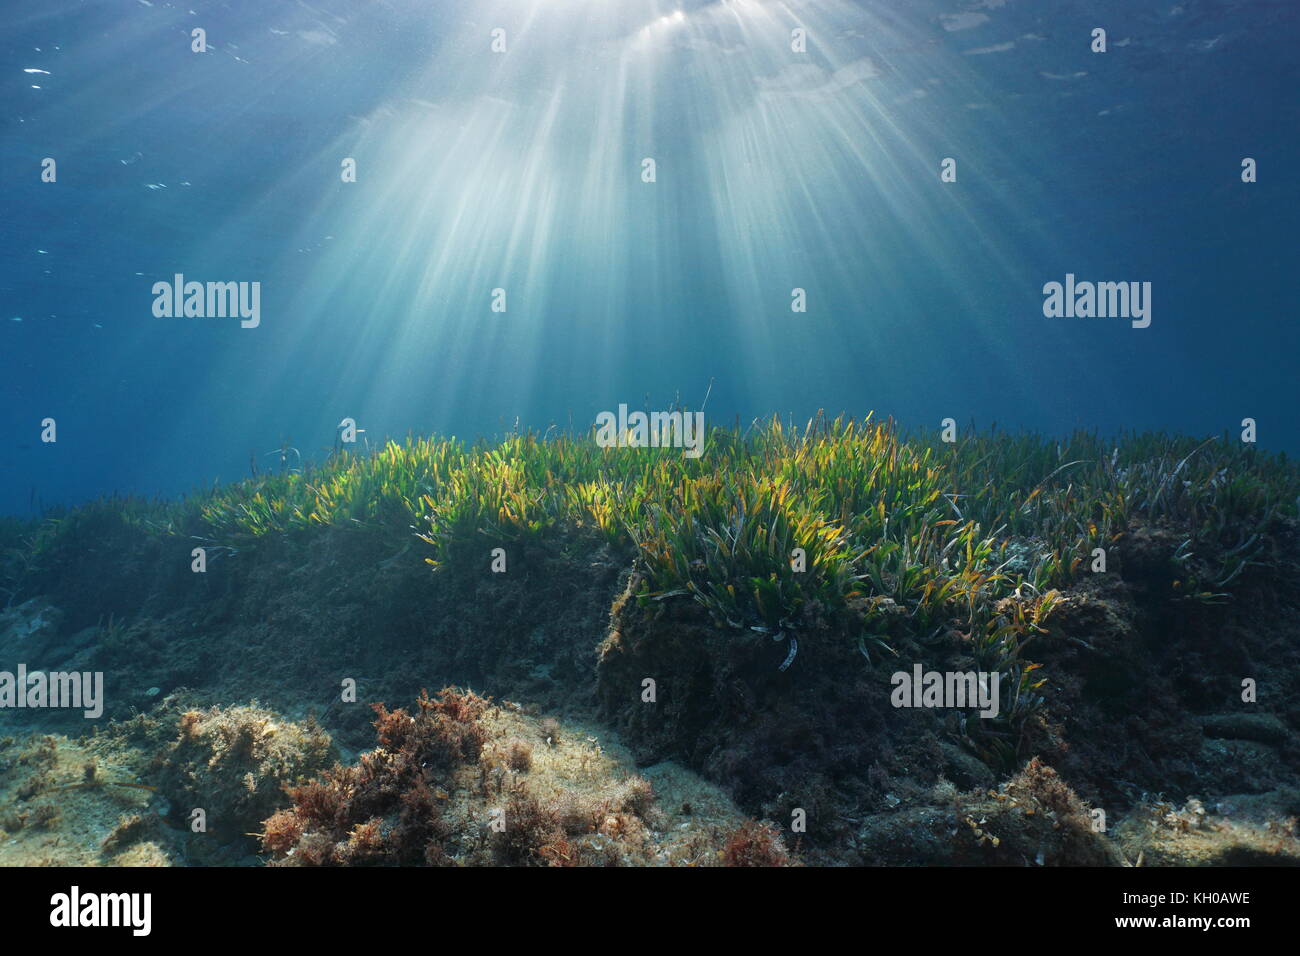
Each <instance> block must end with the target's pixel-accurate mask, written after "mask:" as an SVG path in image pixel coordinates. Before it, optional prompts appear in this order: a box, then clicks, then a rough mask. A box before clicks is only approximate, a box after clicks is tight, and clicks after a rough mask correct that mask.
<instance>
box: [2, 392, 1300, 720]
mask: <svg viewBox="0 0 1300 956" xmlns="http://www.w3.org/2000/svg"><path fill="white" fill-rule="evenodd" d="M1298 495H1300V471H1298V470H1297V469H1296V467H1295V465H1294V464H1293V463H1291V462H1290V461H1288V460H1287V458H1286V457H1285V456H1284V455H1269V454H1267V453H1263V452H1260V451H1258V450H1256V449H1255V448H1254V446H1252V445H1247V444H1243V443H1240V442H1233V441H1231V440H1229V439H1228V438H1227V437H1224V438H1222V439H1210V440H1194V439H1189V438H1185V437H1175V436H1169V435H1163V434H1140V435H1124V436H1120V437H1119V438H1118V439H1116V440H1113V441H1112V440H1106V439H1104V438H1102V437H1100V436H1098V435H1096V434H1090V433H1079V434H1075V435H1073V436H1071V437H1070V438H1069V439H1066V440H1061V441H1055V440H1050V439H1047V438H1043V437H1038V436H1034V435H1009V434H999V433H989V434H979V433H973V434H971V435H969V436H968V437H966V438H964V439H962V440H959V441H956V442H953V443H945V442H942V441H939V440H937V439H932V438H930V437H926V436H908V435H906V434H904V433H902V432H900V430H899V429H898V428H896V427H895V426H894V425H893V424H892V423H890V422H876V421H872V420H871V419H870V418H868V419H867V420H866V421H860V422H859V421H853V420H849V419H846V418H843V417H840V418H836V419H833V420H831V419H827V418H825V417H818V418H816V419H814V420H813V421H810V422H809V423H808V424H807V425H806V426H805V427H804V428H802V429H796V428H791V427H788V426H787V425H784V424H783V423H782V422H781V421H780V419H775V418H774V419H772V420H771V421H768V422H763V423H755V424H754V425H753V426H751V427H749V428H747V429H744V430H742V429H740V428H739V427H731V428H713V429H711V430H710V431H709V432H708V436H707V442H706V445H705V453H704V455H703V456H702V457H700V458H690V457H686V456H683V455H682V454H681V452H680V450H677V449H673V448H667V447H664V448H636V449H626V448H624V449H610V448H601V447H599V446H598V445H597V444H596V443H595V442H594V441H590V440H584V439H580V438H574V437H571V436H564V435H561V436H554V437H542V436H537V435H534V434H512V435H509V436H507V437H506V438H504V439H502V440H501V441H499V442H496V443H481V444H479V445H476V446H473V447H466V446H465V445H464V444H463V443H462V442H460V441H458V440H456V439H440V438H428V439H422V438H409V437H408V438H407V439H406V440H405V441H402V442H396V441H393V442H389V443H387V444H386V445H383V446H382V447H378V448H377V450H375V451H374V452H373V453H372V454H368V455H357V454H350V453H347V452H339V453H336V454H335V455H333V456H331V458H330V459H329V460H328V461H327V462H325V463H324V464H319V465H310V464H309V465H305V466H303V467H302V468H300V469H289V470H285V471H283V472H282V473H280V474H275V475H265V476H258V477H254V478H250V479H247V480H244V481H241V482H237V483H234V484H229V485H226V486H222V487H218V488H214V489H212V490H209V491H204V492H201V493H199V494H197V495H193V496H191V497H189V498H186V499H183V500H181V501H175V502H149V501H142V500H137V499H122V498H112V499H104V500H101V501H98V502H95V503H92V504H89V505H86V506H84V507H82V508H78V509H75V510H72V511H69V512H66V513H63V514H52V515H50V516H48V517H46V518H45V519H44V520H43V521H41V522H39V523H38V524H36V525H34V526H32V525H22V526H19V525H18V523H16V522H9V523H7V524H6V526H5V527H4V528H0V537H2V539H3V540H0V547H2V549H3V551H2V553H3V555H4V557H3V560H2V563H0V572H2V573H0V588H2V589H3V591H0V594H4V595H5V596H6V597H7V598H8V600H9V601H10V602H12V601H13V600H14V598H15V597H16V596H17V595H19V594H20V593H22V592H23V589H24V585H25V582H26V581H28V580H29V579H30V577H31V575H32V574H33V573H34V572H36V571H38V570H39V568H40V566H41V564H42V561H43V560H44V559H45V558H47V557H48V556H50V555H54V554H57V553H58V552H59V551H60V550H61V549H64V548H65V546H76V545H78V544H80V545H82V546H85V544H86V543H88V542H89V541H92V540H94V539H95V538H97V537H99V536H102V535H104V534H105V533H107V532H111V530H112V529H113V528H114V527H120V526H123V525H127V526H132V527H134V528H136V529H139V530H141V531H142V532H144V533H146V534H149V535H151V536H155V537H157V538H159V539H176V538H180V539H184V540H186V541H187V542H192V544H193V546H200V547H204V548H205V550H206V551H207V553H208V558H209V560H222V559H229V558H231V557H233V556H235V555H238V553H239V552H240V551H242V550H246V549H249V548H255V547H257V546H258V544H259V542H261V541H264V540H266V539H267V538H269V537H279V538H296V537H299V536H303V535H310V533H311V532H312V531H313V529H320V528H324V527H344V528H351V529H354V530H360V531H363V532H367V533H371V534H373V535H376V536H379V537H380V538H383V539H385V540H390V541H391V543H392V546H393V547H394V548H398V549H400V551H399V553H398V555H397V557H398V558H401V557H403V556H407V557H409V559H411V560H415V559H416V558H415V557H414V555H415V554H418V553H419V550H423V552H424V555H423V557H424V560H425V561H427V562H428V563H429V564H430V565H432V566H433V568H435V569H436V570H438V571H439V572H451V573H457V572H464V571H478V570H482V569H485V568H486V567H487V566H488V563H489V561H490V560H491V551H492V549H494V548H503V549H506V551H507V555H508V557H509V558H510V560H512V561H517V560H519V559H520V556H521V555H523V554H526V553H527V549H528V548H529V547H530V546H531V545H532V544H533V543H536V542H538V541H540V540H542V539H544V538H547V537H555V536H558V535H561V534H573V533H578V534H587V535H593V536H596V537H598V538H599V539H600V540H603V541H604V542H605V543H607V544H608V545H609V546H610V547H611V548H613V549H615V550H616V551H619V552H622V553H625V554H627V555H628V556H630V558H631V560H632V562H633V566H634V568H635V571H636V575H637V578H636V580H637V589H636V593H635V598H636V600H637V601H638V602H641V603H642V604H648V603H651V602H667V601H673V600H689V601H694V602H696V603H698V604H699V605H700V606H701V607H702V608H704V609H705V610H706V611H707V612H708V614H709V615H710V617H711V618H712V620H713V621H714V622H715V623H716V624H717V625H718V626H719V627H722V628H724V629H730V630H733V631H743V630H752V631H754V632H757V633H761V634H769V635H771V636H772V638H773V639H774V640H785V641H786V642H787V646H788V654H787V657H786V660H785V664H784V665H783V668H784V667H785V666H789V665H790V664H791V663H793V662H794V660H795V659H796V658H797V654H798V649H799V646H800V639H801V638H802V639H803V640H804V641H805V642H806V641H807V640H809V639H813V638H814V636H815V635H817V634H820V633H825V632H827V631H828V630H829V631H833V632H834V633H836V634H837V635H841V637H840V638H837V639H844V640H849V641H852V642H853V643H854V644H855V645H856V647H857V648H858V650H859V651H860V652H861V654H862V656H863V657H864V658H865V659H866V660H867V661H875V660H876V659H878V658H880V657H882V656H886V655H888V654H890V653H891V652H892V651H893V649H894V647H895V645H896V644H897V642H898V640H899V639H900V637H901V636H903V635H908V636H913V637H920V638H923V637H925V636H926V635H929V634H937V633H944V632H949V633H956V634H959V635H961V636H962V638H963V640H965V641H966V642H968V644H969V647H970V650H971V654H972V657H973V658H974V660H975V661H976V663H977V664H978V665H979V667H980V669H982V670H986V671H990V672H998V673H1001V674H1003V675H1004V676H1005V678H1006V679H1007V681H1006V683H1005V686H1008V687H1010V688H1011V689H1012V691H1011V706H1010V707H1009V708H1008V709H1009V711H1010V712H1011V714H1012V715H1013V716H1014V718H1015V719H1020V718H1023V717H1024V716H1026V715H1027V714H1028V713H1031V712H1032V711H1033V709H1034V708H1035V706H1036V704H1037V702H1038V700H1039V697H1038V695H1037V690H1038V688H1039V687H1040V686H1041V680H1042V678H1041V677H1040V676H1039V675H1037V674H1035V672H1034V665H1032V664H1029V663H1028V662H1026V661H1025V659H1024V657H1023V652H1024V649H1025V648H1026V646H1028V645H1029V644H1030V643H1031V642H1032V641H1034V640H1035V639H1036V638H1037V637H1038V636H1039V635H1041V634H1043V633H1045V632H1046V631H1047V629H1048V622H1049V619H1050V617H1051V615H1052V613H1053V609H1054V607H1055V606H1056V605H1057V603H1058V601H1059V600H1060V594H1059V590H1058V589H1061V588H1065V587H1068V586H1069V585H1070V584H1071V583H1072V582H1074V581H1076V580H1077V579H1079V578H1080V577H1083V576H1087V575H1089V574H1092V573H1095V572H1096V571H1098V570H1105V564H1106V560H1107V556H1106V552H1107V549H1109V548H1111V547H1112V546H1113V545H1115V544H1117V543H1118V542H1121V541H1122V540H1123V539H1124V538H1125V536H1126V535H1127V534H1129V533H1130V532H1131V531H1132V530H1133V528H1134V527H1135V526H1136V525H1139V524H1140V525H1142V526H1144V527H1148V528H1158V529H1161V530H1162V532H1165V533H1168V534H1170V535H1172V536H1174V537H1175V538H1176V539H1177V546H1176V547H1175V548H1174V550H1173V553H1172V554H1171V555H1170V556H1169V561H1170V563H1171V568H1172V569H1173V573H1172V574H1171V579H1172V583H1171V585H1170V593H1169V595H1168V597H1169V598H1170V599H1171V600H1175V601H1181V602H1191V603H1205V604H1210V603H1221V602H1224V601H1228V600H1230V599H1231V595H1232V592H1233V587H1234V584H1236V583H1238V582H1240V580H1241V578H1242V575H1243V574H1245V573H1246V572H1247V571H1248V570H1249V569H1251V568H1253V567H1259V566H1264V565H1268V564H1269V563H1270V562H1271V561H1272V560H1273V558H1274V551H1275V548H1276V545H1275V543H1274V538H1273V536H1272V535H1273V532H1275V531H1276V530H1277V528H1278V526H1279V522H1280V521H1282V520H1283V519H1284V518H1287V517H1294V516H1295V514H1296V501H1297V496H1298ZM417 539H418V542H417ZM412 544H417V548H414V549H413V548H412V547H411V545H412ZM511 552H513V553H511ZM805 646H806V645H805Z"/></svg>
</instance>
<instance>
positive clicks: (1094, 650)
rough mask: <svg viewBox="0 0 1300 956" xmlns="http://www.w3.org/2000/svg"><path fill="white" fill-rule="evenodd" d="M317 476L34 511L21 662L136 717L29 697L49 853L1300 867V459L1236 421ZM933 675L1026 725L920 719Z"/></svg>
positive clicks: (486, 451)
mask: <svg viewBox="0 0 1300 956" xmlns="http://www.w3.org/2000/svg"><path fill="white" fill-rule="evenodd" d="M281 464H282V467H281V468H280V469H278V470H275V471H274V472H273V473H266V474H252V475H250V477H248V478H246V479H244V480H242V481H239V482H235V483H230V484H224V485H219V486H216V487H213V488H210V489H205V490H202V491H199V492H196V493H194V494H191V495H189V496H187V497H185V498H182V499H179V500H174V501H165V500H154V501H146V500H139V499H130V498H105V499H101V500H98V501H95V502H93V503H89V504H86V505H84V506H82V507H78V508H74V509H71V510H58V511H51V512H49V513H47V514H46V515H44V516H43V517H42V518H40V519H39V520H34V521H23V520H18V519H6V520H5V521H4V523H3V525H0V541H2V543H3V551H2V557H0V599H2V600H3V601H4V602H5V603H4V612H3V616H2V617H0V629H2V630H0V634H2V635H3V636H2V637H0V641H2V642H3V644H4V650H5V652H6V654H7V656H8V658H15V657H16V658H17V659H20V660H26V661H27V662H28V668H29V669H30V670H38V669H43V670H46V671H49V672H56V671H99V672H102V673H103V674H104V688H105V692H104V717H103V719H102V720H100V721H85V720H83V719H81V717H80V714H75V713H74V714H68V713H66V712H58V711H50V710H41V711H37V710H31V711H24V710H18V709H7V710H5V711H4V712H3V713H0V718H3V721H4V723H3V725H0V732H2V733H3V734H5V735H6V736H4V737H3V738H0V760H4V761H5V763H6V766H9V767H13V768H22V771H21V773H19V774H18V776H17V777H14V778H13V783H12V785H11V786H10V788H9V789H8V790H5V791H3V792H0V827H3V828H4V829H5V830H6V832H8V833H10V834H16V835H17V837H20V838H21V839H18V840H17V844H16V845H17V846H18V847H19V848H20V849H21V850H22V852H23V853H26V854H27V855H28V857H27V859H30V858H36V859H45V857H43V856H42V854H46V855H47V856H48V855H50V854H54V856H53V857H52V858H51V860H52V861H53V862H60V858H59V857H58V856H57V851H55V850H53V849H51V846H53V845H54V843H53V842H52V841H54V842H61V844H62V845H65V846H69V845H71V846H81V847H83V848H85V847H89V849H85V850H84V853H85V854H88V856H86V857H84V858H78V859H79V860H82V861H84V859H91V860H97V861H101V862H117V863H123V862H153V863H167V864H182V863H219V864H229V863H247V864H254V863H260V862H267V863H277V864H285V863H293V864H303V865H311V864H360V863H435V864H449V863H452V864H454V863H459V864H506V865H514V864H544V865H546V864H548V865H574V864H608V863H632V864H648V863H672V864H684V865H687V864H688V865H706V864H714V863H732V864H736V865H749V864H788V863H812V864H845V863H849V864H854V863H872V864H890V865H924V864H977V865H978V864H1016V865H1072V864H1109V865H1123V864H1126V863H1127V864H1133V863H1137V862H1142V863H1143V864H1144V865H1152V864H1185V863H1207V864H1212V863H1249V862H1298V861H1300V842H1297V832H1296V816H1297V814H1298V813H1300V749H1298V748H1297V744H1296V730H1297V728H1300V706H1297V705H1296V704H1295V703H1294V701H1296V700H1297V699H1300V698H1298V697H1297V695H1298V694H1300V639H1298V638H1300V626H1298V625H1297V621H1298V620H1300V618H1297V614H1296V609H1297V602H1298V601H1300V579H1298V578H1297V567H1298V561H1297V558H1298V557H1300V555H1298V554H1297V530H1298V528H1297V500H1298V498H1300V470H1298V469H1297V467H1296V465H1295V464H1294V463H1293V462H1292V461H1291V460H1289V459H1288V458H1287V457H1286V456H1284V455H1275V454H1269V453H1265V452H1263V451H1260V450H1257V449H1256V448H1255V446H1254V445H1253V444H1249V443H1243V442H1242V441H1240V440H1239V438H1238V436H1236V435H1234V434H1225V435H1223V436H1219V437H1213V438H1205V437H1195V438H1193V437H1185V436H1176V435H1168V434H1126V435H1120V436H1103V435H1099V434H1095V433H1079V434H1075V435H1072V436H1071V437H1069V438H1068V439H1049V438H1045V437H1040V436H1036V435H1032V434H1007V433H1000V432H997V431H984V432H980V431H977V430H975V429H969V430H963V433H962V434H961V435H960V436H959V437H958V439H957V440H956V441H954V442H945V441H942V440H941V439H940V437H939V435H938V434H937V433H935V434H923V433H919V432H916V433H908V432H904V431H902V430H900V429H899V428H898V427H896V426H895V425H894V424H893V423H892V422H889V421H877V420H874V419H873V418H872V417H870V416H868V417H867V418H866V419H863V420H853V419H850V418H847V417H839V418H830V417H825V416H818V417H816V418H814V419H813V420H811V421H809V422H807V423H806V424H803V425H801V426H797V427H796V426H794V425H793V424H791V423H789V422H782V421H781V420H779V419H771V420H767V421H760V422H754V423H753V424H751V425H749V426H747V427H742V426H740V425H736V426H734V427H714V428H711V429H710V430H708V432H707V434H706V437H705V442H704V448H703V454H702V455H701V456H700V457H698V458H692V457H688V456H685V455H683V454H682V451H681V449H675V448H669V447H664V448H603V447H600V446H599V445H598V444H597V443H596V442H595V441H593V439H592V438H591V436H588V435H581V434H563V433H558V432H554V431H552V432H548V433H545V434H532V433H520V434H510V435H507V436H506V437H504V438H502V439H501V440H498V441H490V442H480V443H478V444H475V445H468V444H466V443H464V442H461V441H459V440H457V439H454V438H448V439H444V438H415V437H409V438H407V439H405V440H403V441H390V442H388V443H386V444H382V445H378V446H375V447H374V448H373V449H372V450H371V451H369V452H368V453H353V452H350V451H345V450H342V449H338V450H336V452H335V453H334V454H333V455H331V456H329V457H328V458H327V459H326V460H323V461H321V462H317V463H302V464H298V463H297V462H296V460H294V459H291V458H289V457H288V456H282V459H281ZM291 466H292V467H291ZM916 666H920V667H924V668H925V669H927V670H938V671H958V672H968V671H977V672H983V673H987V674H994V675H997V676H998V679H999V684H1000V686H1001V688H1002V698H1001V706H1000V707H999V708H998V711H997V713H996V715H994V716H981V715H980V714H979V713H978V707H977V706H976V705H975V704H974V702H970V703H971V706H969V707H966V708H947V709H908V708H899V707H898V706H895V705H894V704H893V703H891V678H892V675H894V674H896V673H898V672H911V671H912V669H913V667H916ZM444 687H445V688H447V689H446V690H444V691H443V692H442V693H441V694H437V695H434V696H429V695H433V694H434V692H435V691H437V690H438V689H439V688H444ZM349 688H351V689H352V691H353V693H352V694H351V695H349ZM426 690H427V691H428V694H425V691H426ZM371 703H374V704H376V705H379V706H378V707H377V711H376V710H372V709H371V708H370V707H369V706H367V705H368V704H371ZM388 708H396V710H389V709H388ZM376 718H377V719H376ZM91 724H93V727H92V728H91V729H87V725H91ZM69 755H71V756H69ZM331 768H332V769H331ZM69 788H75V789H74V790H72V791H71V793H70V789H69ZM55 794H57V795H58V796H57V799H55V798H54V796H53V795H55ZM73 797H75V799H77V800H82V801H89V802H90V803H89V804H88V805H93V806H94V807H95V808H97V809H96V810H95V812H93V813H92V812H90V811H87V812H85V813H81V814H78V815H77V818H78V819H79V820H84V819H86V818H88V817H89V818H92V819H94V818H97V817H96V814H98V816H99V817H102V828H101V829H102V830H103V832H98V831H97V832H95V833H89V832H86V833H82V832H78V833H76V834H68V833H61V832H60V831H59V827H60V826H61V824H60V823H59V822H58V817H59V809H60V808H63V809H64V811H65V812H64V816H65V817H70V816H71V815H70V814H68V813H67V812H66V807H67V806H68V801H69V800H70V799H73ZM96 801H97V802H96ZM193 806H204V807H206V808H208V811H209V813H210V814H211V823H212V828H213V830H212V832H213V833H214V834H215V835H216V837H217V838H216V839H207V840H202V839H196V837H195V836H194V834H193V833H191V832H189V830H188V829H187V827H186V826H185V821H186V819H187V818H186V814H188V813H189V812H190V811H189V808H191V807H193ZM42 807H46V808H47V809H44V810H42V809H41V808H42ZM51 808H52V809H51ZM494 808H496V809H501V808H504V812H505V813H506V815H507V817H508V818H510V819H515V820H520V821H526V825H521V826H520V827H516V828H510V829H508V831H507V832H506V834H505V835H502V834H501V833H500V832H498V831H496V830H494V829H493V828H492V827H491V826H490V825H489V823H488V822H487V821H488V820H489V819H490V818H491V815H492V813H493V812H494ZM706 808H712V809H711V810H709V809H706ZM792 821H798V823H797V825H796V823H793V822H792ZM82 826H83V828H84V824H82ZM55 837H60V840H59V841H55V840H54V838H55ZM47 861H49V860H47Z"/></svg>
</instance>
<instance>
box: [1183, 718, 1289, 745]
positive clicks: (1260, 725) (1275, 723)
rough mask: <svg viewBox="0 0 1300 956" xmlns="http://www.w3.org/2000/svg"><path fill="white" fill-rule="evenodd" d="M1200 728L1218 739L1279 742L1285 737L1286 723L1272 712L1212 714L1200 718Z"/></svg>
mask: <svg viewBox="0 0 1300 956" xmlns="http://www.w3.org/2000/svg"><path fill="white" fill-rule="evenodd" d="M1201 729H1202V730H1203V731H1204V732H1205V736H1207V737H1217V738H1218V739H1220V740H1254V741H1257V742H1258V743H1265V744H1279V743H1281V742H1282V741H1284V740H1285V739H1286V738H1287V729H1286V725H1285V724H1283V723H1282V721H1280V720H1278V719H1277V718H1276V717H1274V716H1273V715H1272V714H1212V715H1210V716H1208V717H1202V718H1201Z"/></svg>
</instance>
